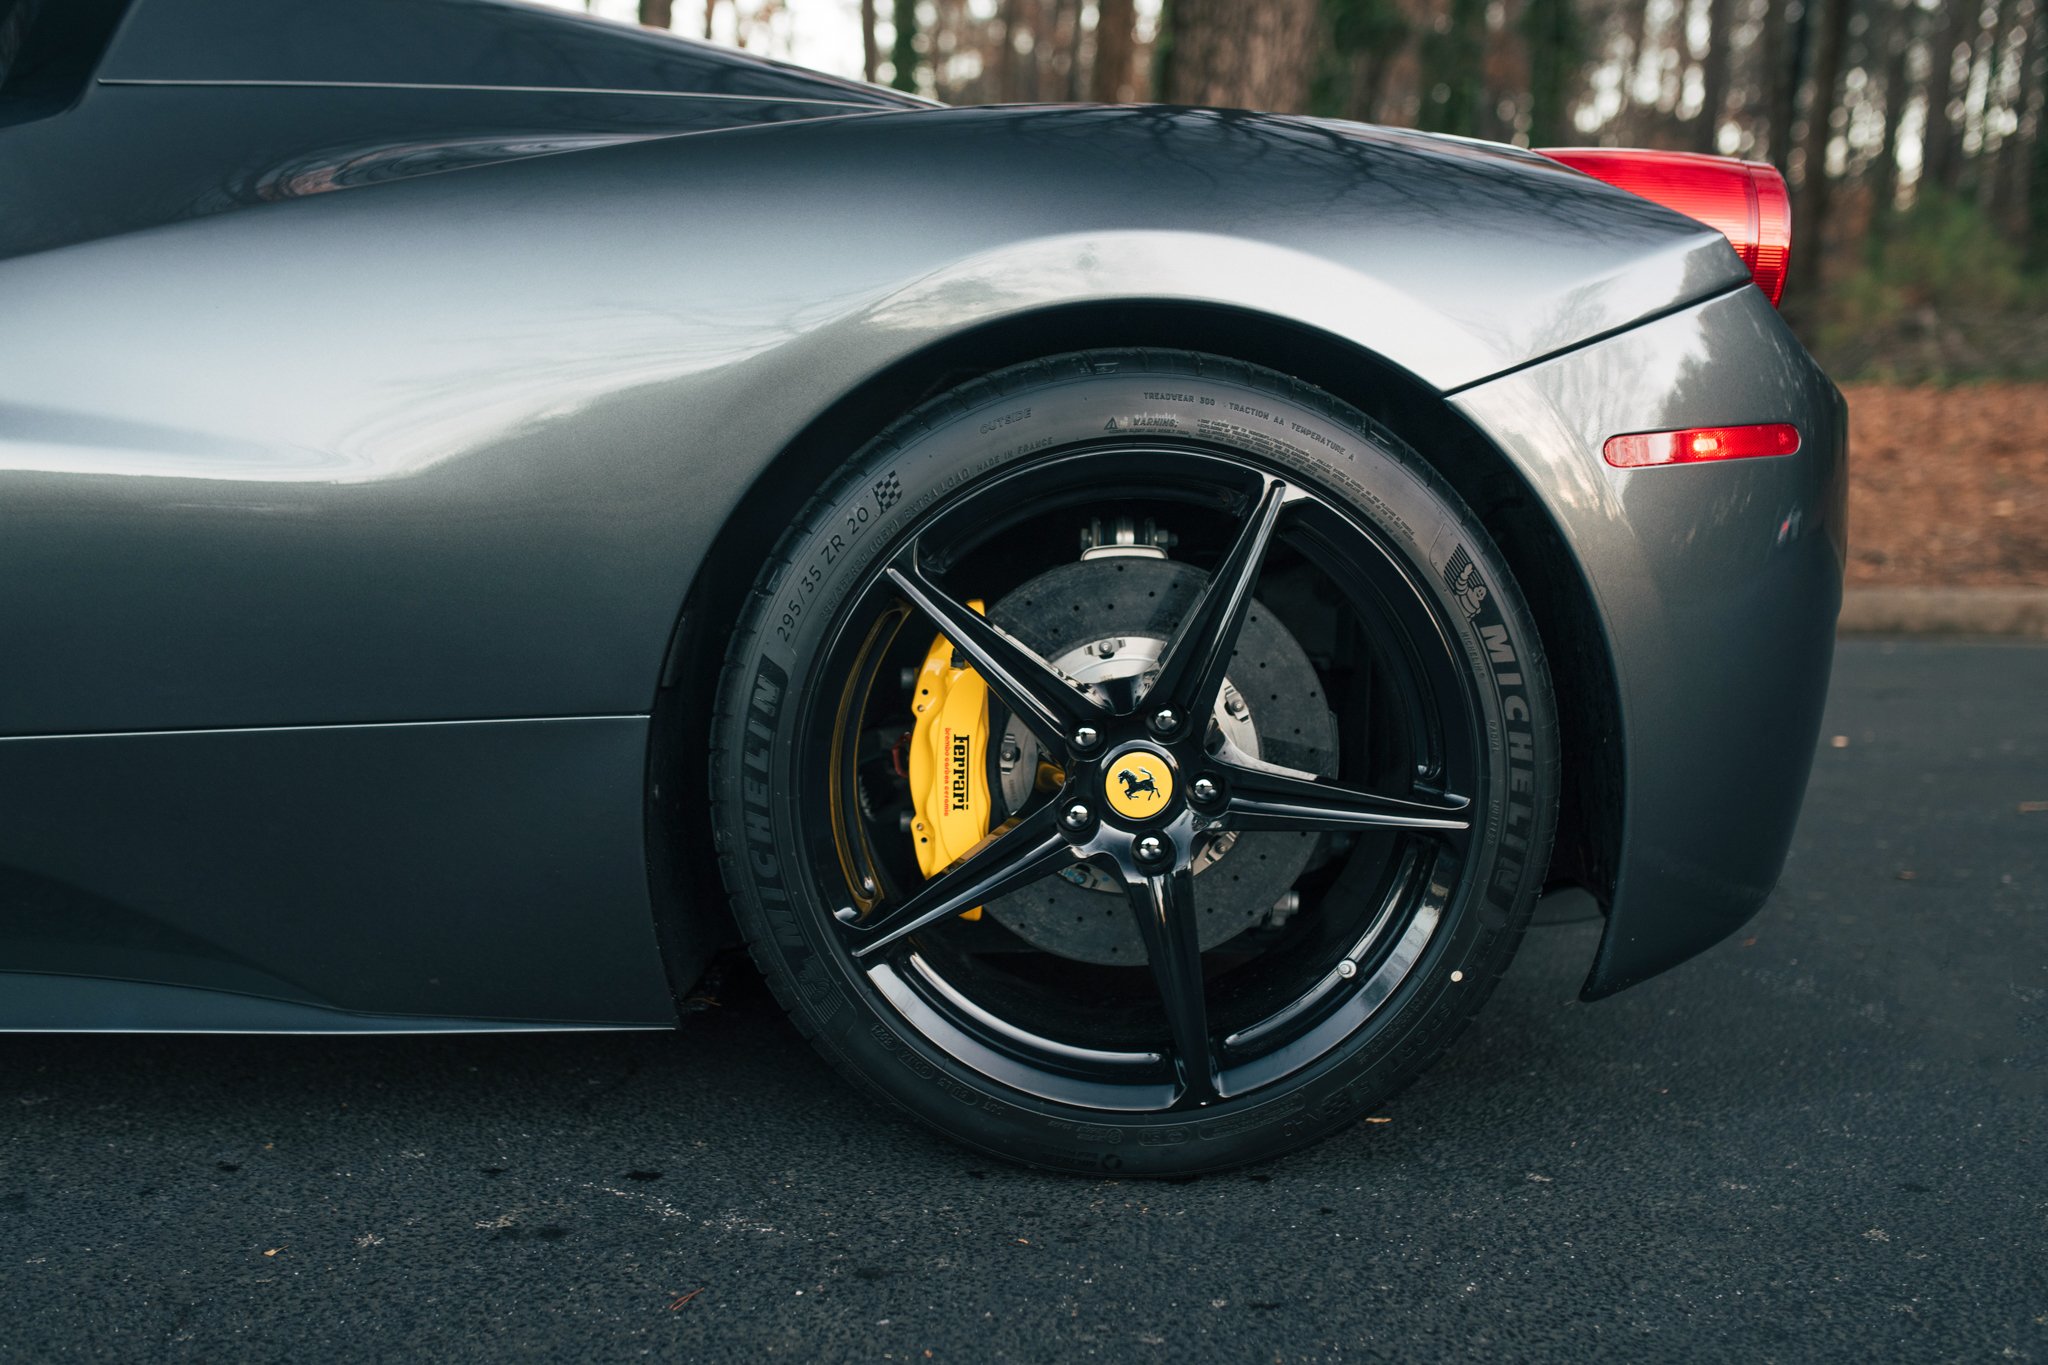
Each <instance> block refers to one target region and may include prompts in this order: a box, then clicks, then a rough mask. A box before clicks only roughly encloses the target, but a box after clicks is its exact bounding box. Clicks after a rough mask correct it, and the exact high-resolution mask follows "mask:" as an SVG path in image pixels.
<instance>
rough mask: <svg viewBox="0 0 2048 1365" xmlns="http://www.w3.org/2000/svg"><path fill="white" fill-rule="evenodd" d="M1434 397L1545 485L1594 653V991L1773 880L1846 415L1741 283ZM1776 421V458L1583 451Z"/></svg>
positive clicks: (1715, 925) (1791, 800) (1726, 923)
mask: <svg viewBox="0 0 2048 1365" xmlns="http://www.w3.org/2000/svg"><path fill="white" fill-rule="evenodd" d="M1454 401H1455V402H1456V405H1457V406H1458V408H1459V409H1460V410H1461V411H1463V412H1464V413H1465V414H1466V415H1468V416H1470V417H1471V418H1472V419H1473V420H1474V421H1476V422H1477V423H1478V424H1479V425H1480V427H1481V428H1483V429H1484V430H1486V431H1487V432H1488V433H1489V434H1490V435H1491V436H1492V437H1493V438H1494V439H1495V440H1496V441H1498V442H1499V444H1500V447H1501V449H1502V450H1503V451H1504V452H1506V454H1507V455H1508V456H1509V458H1510V459H1512V460H1513V461H1514V462H1515V464H1516V465H1517V467H1519V468H1520V469H1521V470H1522V472H1523V474H1524V475H1525V476H1526V477H1527V478H1528V479H1529V480H1530V482H1531V483H1532V485H1533V486H1535V487H1538V488H1542V489H1545V490H1546V491H1547V493H1548V495H1549V496H1548V498H1547V502H1548V504H1549V507H1550V510H1551V512H1552V514H1553V515H1554V516H1556V517H1557V519H1558V521H1559V524H1560V525H1561V526H1562V528H1563V530H1564V532H1565V536H1566V540H1567V543H1568V544H1569V545H1570V546H1571V549H1572V552H1573V553H1574V555H1575V556H1576V557H1577V558H1578V560H1579V563H1580V564H1581V565H1582V566H1583V567H1584V569H1585V571H1586V576H1587V578H1588V579H1589V580H1590V582H1591V583H1592V585H1593V590H1594V593H1595V594H1596V598H1597V601H1598V603H1599V608H1600V614H1601V618H1602V623H1603V626H1604V629H1605V633H1606V637H1607V640H1608V643H1609V645H1610V648H1611V650H1612V654H1613V662H1614V668H1615V672H1616V675H1617V680H1618V682H1619V685H1620V697H1621V714H1620V715H1619V716H1617V717H1615V721H1616V725H1615V738H1616V740H1617V741H1618V742H1619V748H1620V753H1619V754H1618V755H1617V756H1616V757H1617V758H1618V760H1619V761H1620V763H1621V764H1622V765H1623V779H1624V780H1623V790H1624V791H1625V792H1626V804H1625V809H1624V811H1623V815H1622V833H1623V835H1624V840H1625V843H1624V848H1625V850H1626V852H1625V856H1624V857H1623V858H1622V860H1621V862H1620V864H1619V866H1618V869H1617V871H1618V877H1617V882H1616V885H1615V888H1614V892H1613V913H1612V914H1611V916H1610V919H1609V927H1608V932H1607V934H1606V935H1605V937H1604V938H1603V939H1602V941H1601V945H1600V953H1599V956H1598V958H1597V960H1596V961H1595V963H1594V965H1593V971H1592V975H1591V976H1590V977H1589V978H1588V980H1587V983H1586V991H1587V994H1588V995H1589V996H1599V995H1605V994H1608V993H1611V992H1613V991H1616V990H1620V989H1621V988H1623V987H1625V986H1629V985H1632V984H1634V983H1635V982H1637V981H1640V980H1642V979H1643V978H1645V977H1647V976H1650V975H1652V974H1654V973H1656V972H1659V971H1662V970H1663V969H1665V968H1666V967H1669V966H1670V965H1672V964H1673V963H1674V962H1677V961H1679V960H1681V959H1683V958H1686V957H1689V956H1691V955H1692V954H1694V953H1696V952H1698V951H1700V950H1701V949H1702V948H1706V947H1708V946H1710V945H1711V944H1713V943H1715V942H1718V941H1719V940H1720V939H1722V938H1723V937H1725V936H1726V935H1727V934H1728V933H1729V932H1730V931H1731V930H1733V929H1734V928H1736V927H1737V926H1738V925H1740V924H1741V923H1742V922H1743V921H1744V920H1746V919H1748V918H1749V917H1750V916H1751V915H1752V914H1754V913H1755V912H1756V910H1757V909H1758V908H1759V907H1760V906H1761V905H1762V904H1763V901H1764V897H1765V896H1767V895H1768V894H1769V893H1770V890H1771V887H1772V886H1773V885H1775V884H1776V882H1777V880H1778V872H1779V869H1780V868H1781V867H1782V866H1783V864H1784V860H1785V853H1786V850H1787V849H1788V848H1789V847H1790V846H1791V839H1792V827H1793V824H1794V822H1795V820H1796V819H1797V817H1798V814H1799V805H1800V801H1801V799H1802V798H1803V797H1804V795H1805V792H1806V778H1807V772H1808V769H1809V768H1810V766H1811V765H1812V761H1813V752H1814V738H1815V735H1816V733H1817V731H1818V729H1819V726H1820V714H1821V706H1822V703H1823V702H1824V700H1825V698H1826V693H1827V683H1828V672H1829V667H1830V665H1831V663H1832V661H1833V658H1834V626H1835V615H1836V612H1837V611H1838V610H1839V609H1840V606H1841V597H1842V561H1843V557H1844V554H1845V553H1846V544H1847V516H1846V501H1847V464H1846V451H1845V448H1844V443H1845V441H1846V439H1847V436H1848V420H1847V413H1846V410H1845V409H1844V408H1843V406H1842V400H1841V395H1840V394H1839V393H1837V392H1836V390H1835V387H1834V385H1833V384H1831V383H1829V382H1828V379H1827V377H1826V376H1825V375H1823V374H1822V373H1821V372H1820V369H1819V368H1818V367H1817V366H1816V365H1814V363H1813V361H1812V359H1811V358H1810V357H1808V355H1807V354H1806V351H1805V349H1804V348H1803V347H1801V346H1800V345H1799V343H1798V341H1797V340H1796V339H1795V338H1794V337H1793V335H1792V333H1791V331H1790V330H1789V329H1788V328H1787V327H1786V326H1785V324H1784V321H1783V319H1781V318H1780V317H1779V316H1778V314H1777V313H1776V312H1775V311H1773V310H1772V308H1771V306H1770V304H1769V303H1767V302H1766V301H1765V300H1764V297H1763V295H1762V294H1760V293H1758V292H1757V291H1756V290H1755V289H1742V290H1738V291H1736V292H1735V293H1732V294H1728V295H1724V296H1722V297H1720V298H1717V299H1715V300H1713V301H1711V302H1708V303H1704V304H1700V305H1698V306H1696V307H1693V308H1689V309H1686V310H1685V311H1683V312H1681V313H1678V314H1675V315H1673V316H1671V317H1668V318H1664V319H1662V320H1660V321H1657V322H1654V323H1651V324H1649V325H1647V326H1644V327H1640V328H1637V329H1635V330H1634V331H1631V332H1628V333H1626V334H1624V335H1622V336H1619V337H1616V338H1614V339H1612V340H1609V341H1605V342H1601V343H1598V344H1596V345H1592V346H1587V347H1584V348H1582V349H1579V350H1576V351H1573V352H1571V353H1570V354H1569V355H1565V356H1560V357H1558V358H1557V359H1555V360H1551V361H1547V362H1545V363H1544V364H1541V365H1537V366H1534V367H1532V368H1529V369H1526V370H1523V371H1521V372H1520V373H1518V374H1515V375H1512V376H1509V377H1507V378H1504V379H1500V380H1496V381H1494V382H1492V383H1489V384H1483V385H1480V386H1478V387H1476V388H1473V389H1468V390H1466V391H1465V392H1463V393H1461V394H1459V395H1458V397H1457V398H1456V399H1455V400H1454ZM1783 421H1790V422H1794V423H1796V424H1797V425H1798V426H1799V429H1800V431H1801V432H1802V433H1803V434H1804V437H1805V447H1804V448H1803V449H1802V450H1801V451H1800V452H1799V453H1798V454H1797V455H1793V456H1789V457H1786V458H1783V459H1767V460H1742V461H1736V462H1732V463H1728V464H1723V465H1690V466H1678V467H1672V468H1663V469H1632V470H1623V469H1613V468H1609V467H1608V466H1607V465H1606V464H1605V463H1604V462H1603V461H1602V459H1601V455H1600V448H1601V446H1602V444H1603V443H1604V442H1605V440H1606V438H1607V437H1609V436H1611V435H1615V434H1617V433H1621V432H1630V431H1669V430H1682V429H1684V428H1687V427H1696V426H1713V425H1728V424H1736V423H1744V422H1783Z"/></svg>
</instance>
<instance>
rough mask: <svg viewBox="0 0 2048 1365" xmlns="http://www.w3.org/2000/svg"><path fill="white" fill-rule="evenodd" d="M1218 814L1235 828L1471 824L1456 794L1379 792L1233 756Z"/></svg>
mask: <svg viewBox="0 0 2048 1365" xmlns="http://www.w3.org/2000/svg"><path fill="white" fill-rule="evenodd" d="M1224 776H1225V780H1226V782H1227V783H1228V798H1227V800H1226V801H1225V802H1224V808H1223V809H1224V817H1225V819H1226V820H1227V821H1228V823H1229V827H1230V828H1231V829H1236V830H1260V829H1272V830H1319V829H1332V830H1356V829H1419V830H1438V831H1444V832H1454V831H1457V830H1466V829H1470V828H1472V820H1471V816H1470V811H1471V807H1472V803H1471V802H1470V801H1467V800H1466V799H1465V798H1463V797H1461V796H1441V797H1433V798H1425V799H1422V800H1415V799H1411V798H1406V797H1398V796H1380V795H1378V794H1376V793H1373V792H1368V791H1360V790H1358V789H1357V788H1355V787H1345V786H1339V785H1338V784H1337V783H1335V782H1325V781H1322V780H1320V779H1318V778H1316V777H1313V776H1311V775H1309V774H1306V773H1296V772H1293V771H1290V770H1288V769H1285V768H1275V767H1272V766H1270V765H1267V764H1255V763H1254V762H1253V761H1249V760H1245V759H1243V758H1241V757H1240V758H1239V759H1238V761H1236V762H1234V763H1231V764H1229V765H1227V766H1226V767H1225V768H1224Z"/></svg>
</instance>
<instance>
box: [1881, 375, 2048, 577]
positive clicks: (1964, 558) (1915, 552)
mask: <svg viewBox="0 0 2048 1365" xmlns="http://www.w3.org/2000/svg"><path fill="white" fill-rule="evenodd" d="M1843 391H1844V392H1845V393H1846V394H1847V395H1848V398H1849V583H1850V585H1851V586H1855V587H1877V586H1884V587H1893V586H1909V585H1910V586H1916V587H1923V586H1927V587H1931V586H1950V587H2048V384H2041V383H2026V384H2018V383H1999V384H1967V385H1959V386H1957V387H1954V388H1903V387H1895V386H1891V385H1885V384H1851V385H1847V386H1845V387H1844V390H1843Z"/></svg>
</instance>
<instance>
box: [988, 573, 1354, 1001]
mask: <svg viewBox="0 0 2048 1365" xmlns="http://www.w3.org/2000/svg"><path fill="white" fill-rule="evenodd" d="M1206 582H1208V575H1206V574H1204V573H1203V572H1202V571H1201V570H1199V569H1197V568H1194V567H1193V566H1191V565H1187V564H1181V563H1177V562H1175V561H1172V560H1167V559H1159V558H1152V557H1145V556H1141V555H1130V556H1117V557H1109V558H1098V559H1088V560H1082V561H1080V562H1077V563H1073V564H1063V565H1061V566H1059V567H1058V568H1056V569H1052V570H1049V571H1048V572H1046V573H1043V574H1040V575H1039V576H1038V577H1036V578H1034V579H1032V580H1031V581H1030V582H1028V583H1026V584H1024V585H1023V586H1022V587H1020V588H1018V589H1017V590H1016V591H1014V592H1012V593H1010V594H1009V595H1008V596H1006V597H1004V598H1003V599H1002V600H1001V601H999V602H997V603H996V604H995V605H994V606H993V607H991V608H990V609H989V613H988V614H989V619H990V620H992V621H994V622H995V623H996V624H997V625H999V626H1001V627H1002V628H1003V629H1004V630H1005V631H1008V632H1009V633H1010V634H1011V635H1014V636H1016V637H1017V638H1018V639H1019V640H1022V641H1023V642H1024V643H1026V644H1028V645H1030V646H1031V648H1033V649H1034V650H1036V651H1038V653H1039V655H1040V656H1041V657H1043V658H1046V659H1049V660H1051V661H1052V662H1053V663H1055V664H1056V665H1057V666H1058V667H1059V668H1060V669H1061V671H1063V672H1065V673H1067V674H1068V675H1069V676H1070V677H1073V678H1074V679H1076V680H1077V681H1079V682H1082V683H1086V684H1089V685H1091V686H1096V687H1109V688H1117V687H1123V688H1128V687H1130V686H1132V685H1133V684H1132V681H1131V680H1132V679H1136V680H1138V682H1139V683H1141V684H1143V685H1149V684H1150V675H1151V674H1153V673H1155V672H1156V671H1157V667H1158V663H1157V661H1158V659H1159V656H1160V653H1161V652H1162V651H1163V649H1164V648H1165V644H1166V641H1167V639H1168V637H1170V636H1171V635H1172V634H1173V628H1174V626H1175V625H1176V624H1178V623H1179V621H1180V619H1181V616H1182V615H1183V614H1184V613H1185V612H1186V611H1187V610H1188V608H1189V607H1191V606H1192V605H1193V603H1194V600H1195V598H1196V596H1197V595H1198V594H1199V593H1200V592H1201V590H1202V586H1203V584H1205V583H1206ZM1212 719H1213V722H1214V724H1215V726H1216V727H1217V728H1218V729H1220V730H1222V731H1223V732H1224V733H1225V734H1227V735H1228V736H1229V737H1230V739H1231V742H1232V743H1234V744H1235V745H1236V746H1237V747H1238V748H1240V749H1242V750H1244V751H1245V752H1246V753H1248V754H1252V755H1254V756H1257V757H1260V758H1264V759H1265V760H1266V761H1268V762H1270V763H1279V764H1284V765H1285V766H1287V767H1290V768H1297V769H1301V770H1304V771H1308V772H1313V773H1317V774H1319V775H1329V774H1331V773H1333V772H1334V771H1335V769H1336V757H1337V726H1336V721H1335V718H1334V717H1332V716H1331V714H1330V710H1329V706H1328V704H1327V701H1326V699H1325V697H1324V695H1323V688H1322V682H1321V680H1320V679H1318V678H1317V677H1316V671H1315V667H1314V666H1313V665H1312V664H1311V663H1310V662H1309V660H1308V656H1307V655H1306V654H1304V653H1303V652H1302V649H1301V646H1300V645H1298V644H1296V643H1295V640H1294V637H1293V635H1291V634H1289V633H1288V631H1287V629H1286V628H1285V627H1284V626H1282V625H1281V624H1280V622H1279V621H1278V620H1276V619H1275V618H1274V616H1273V614H1272V613H1271V612H1269V611H1268V610H1266V608H1265V607H1264V606H1263V605H1262V604H1260V603H1259V602H1257V601H1254V602H1253V603H1252V609H1251V612H1250V614H1249V616H1248V617H1247V618H1246V620H1245V626H1244V631H1243V634H1242V635H1241V636H1240V637H1239V639H1238V646H1237V652H1236V655H1235V656H1234V658H1233V661H1232V663H1231V668H1230V675H1229V677H1228V679H1227V680H1226V681H1225V684H1224V688H1223V695H1222V697H1221V698H1220V699H1219V700H1218V702H1217V707H1216V712H1215V715H1214V717H1213V718H1212ZM999 743H1000V748H1001V760H1000V767H1001V772H1000V773H999V777H1000V782H1001V787H1002V789H1003V796H1004V804H1005V805H1006V806H1007V807H1008V808H1009V809H1011V810H1015V809H1017V808H1018V807H1019V805H1021V804H1022V802H1023V801H1024V800H1025V799H1026V798H1027V797H1028V796H1029V794H1030V792H1031V788H1032V784H1033V782H1034V781H1035V779H1036V776H1037V771H1038V746H1037V743H1036V741H1035V740H1034V739H1033V738H1032V737H1031V734H1030V732H1029V731H1028V730H1026V729H1025V728H1024V727H1023V726H1022V725H1021V724H1018V723H1016V722H1015V721H1013V722H1012V723H1011V725H1010V726H1009V728H1008V729H1007V730H1006V731H1005V733H1004V734H1003V736H1002V738H1001V740H1000V741H999ZM991 785H995V784H993V783H992V784H991ZM1317 837H1318V836H1317V835H1315V834H1313V833H1257V834H1236V835H1224V836H1222V838H1221V840H1220V841H1218V842H1215V843H1212V844H1210V845H1209V846H1208V847H1200V846H1198V848H1197V852H1196V857H1195V908H1196V911H1197V914H1198V918H1199V919H1200V922H1201V927H1200V932H1199V940H1200V943H1201V946H1202V948H1203V950H1204V951H1206V950H1208V949H1210V948H1213V947H1215V946H1216V945H1218V944H1220V943H1223V942H1226V941H1227V940H1229V939H1231V938H1234V937H1236V936H1237V935H1238V934H1241V933H1243V932H1244V931H1245V930H1247V929H1249V928H1251V927H1252V926H1253V925H1254V924H1257V923H1258V922H1259V921H1260V920H1262V919H1264V918H1265V917H1266V916H1267V915H1268V914H1269V913H1270V912H1271V911H1272V910H1273V908H1274V905H1275V903H1276V902H1277V901H1279V899H1280V898H1281V897H1282V896H1283V895H1285V894H1286V893H1287V892H1288V891H1289V889H1291V888H1292V887H1293V885H1294V881H1295V879H1296V878H1297V877H1299V876H1300V875H1301V873H1302V871H1303V869H1304V868H1306V867H1307V866H1308V861H1309V859H1310V857H1312V856H1313V855H1314V853H1315V846H1316V839H1317ZM987 909H988V913H989V914H991V915H993V916H994V917H995V918H996V920H997V921H998V922H999V923H1001V924H1002V925H1003V926H1004V927H1005V928H1007V929H1009V930H1010V931H1011V932H1012V933H1014V934H1016V935H1017V936H1018V937H1019V938H1022V939H1024V940H1025V941H1026V942H1028V943H1030V944H1031V945H1032V946H1033V947H1035V948H1039V949H1042V950H1043V951H1045V952H1048V953H1054V954H1057V955H1058V956H1060V957H1066V958H1073V959H1076V960H1078V961H1082V962H1093V963H1099V964H1102V965H1104V966H1120V965H1122V966H1128V965H1136V964H1140V963H1143V962H1144V960H1145V948H1144V944H1143V942H1142V941H1141V940H1140V939H1139V937H1138V928H1137V924H1136V923H1135V921H1133V919H1132V918H1131V910H1130V902H1129V900H1128V899H1127V897H1126V894H1125V892H1124V888H1123V887H1122V885H1121V884H1120V883H1117V882H1115V881H1114V880H1113V879H1111V878H1109V877H1108V876H1106V875H1105V874H1103V873H1101V872H1099V871H1097V870H1096V869H1094V868H1091V867H1080V868H1075V869H1073V870H1072V871H1070V872H1068V873H1064V874H1062V875H1061V876H1059V877H1051V878H1047V879H1046V880H1044V881H1041V882H1038V883H1037V884H1035V885H1033V886H1030V887H1027V888H1026V889H1024V890H1022V891H1017V892H1013V893H1011V894H1010V895H1007V896H1002V897H999V898H997V899H995V900H992V901H990V902H989V903H988V906H987Z"/></svg>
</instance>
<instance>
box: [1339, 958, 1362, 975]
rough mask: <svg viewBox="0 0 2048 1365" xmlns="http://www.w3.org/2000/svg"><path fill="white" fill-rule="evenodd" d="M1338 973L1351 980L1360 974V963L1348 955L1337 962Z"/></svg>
mask: <svg viewBox="0 0 2048 1365" xmlns="http://www.w3.org/2000/svg"><path fill="white" fill-rule="evenodd" d="M1337 975H1339V976H1341V977H1343V978H1344V979H1345V980H1346V981H1349V980H1350V979H1351V978H1352V977H1354V976H1357V975H1358V964H1357V963H1356V962H1353V961H1352V960H1351V959H1350V958H1348V957H1347V958H1345V959H1344V960H1343V961H1342V962H1339V963H1338V964H1337Z"/></svg>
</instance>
